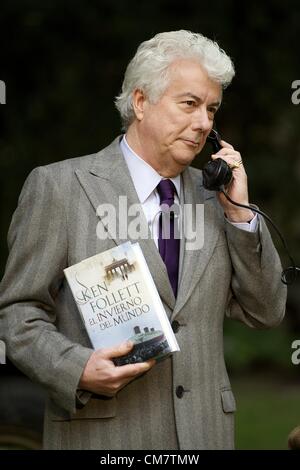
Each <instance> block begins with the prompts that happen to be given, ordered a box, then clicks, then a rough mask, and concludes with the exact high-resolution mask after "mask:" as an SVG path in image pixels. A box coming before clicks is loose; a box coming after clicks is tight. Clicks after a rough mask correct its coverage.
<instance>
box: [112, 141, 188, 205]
mask: <svg viewBox="0 0 300 470" xmlns="http://www.w3.org/2000/svg"><path fill="white" fill-rule="evenodd" d="M120 148H121V151H122V153H123V155H124V158H125V161H126V164H127V166H128V169H129V173H130V175H131V178H132V180H133V184H134V187H135V190H136V192H137V195H138V198H139V200H140V202H141V203H142V204H143V203H144V202H145V201H146V199H148V197H149V196H150V194H151V193H152V192H153V191H154V190H155V189H156V187H157V185H158V183H159V182H160V181H161V180H162V179H163V178H162V177H161V175H160V174H159V173H157V171H155V170H154V168H152V166H151V165H149V164H148V163H147V162H145V160H143V159H142V158H141V157H139V156H138V155H137V154H136V153H135V152H134V151H133V150H132V148H131V147H130V146H129V144H128V142H127V140H126V136H125V135H124V136H123V139H122V140H121V142H120ZM169 179H170V180H171V181H173V183H174V185H175V188H176V191H177V195H178V197H180V175H177V176H175V177H174V178H169Z"/></svg>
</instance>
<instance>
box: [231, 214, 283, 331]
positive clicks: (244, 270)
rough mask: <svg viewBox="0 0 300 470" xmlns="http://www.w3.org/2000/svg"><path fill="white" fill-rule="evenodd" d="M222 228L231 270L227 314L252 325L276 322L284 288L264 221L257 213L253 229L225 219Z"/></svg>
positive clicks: (279, 264) (261, 326)
mask: <svg viewBox="0 0 300 470" xmlns="http://www.w3.org/2000/svg"><path fill="white" fill-rule="evenodd" d="M225 230H226V235H227V242H228V247H229V252H230V257H231V262H232V270H233V275H232V281H231V294H230V298H229V304H228V309H227V316H229V317H231V318H234V319H237V320H240V321H241V322H243V323H245V324H246V325H248V326H250V327H253V328H271V327H273V326H276V325H278V324H279V323H280V322H281V320H282V319H283V317H284V314H285V305H286V296H287V289H286V286H285V285H284V284H283V283H282V282H281V271H282V267H281V263H280V259H279V256H278V253H277V251H276V249H275V247H274V245H273V242H272V238H271V235H270V233H269V231H268V228H267V227H266V224H265V221H264V220H263V218H262V217H261V216H259V224H258V227H257V230H256V231H255V232H246V231H244V230H241V229H240V228H237V227H235V226H233V225H232V224H230V222H228V221H226V227H225Z"/></svg>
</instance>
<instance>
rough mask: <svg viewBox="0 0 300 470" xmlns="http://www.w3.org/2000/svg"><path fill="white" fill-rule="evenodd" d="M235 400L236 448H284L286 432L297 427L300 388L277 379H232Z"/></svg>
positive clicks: (259, 377) (258, 377) (299, 411)
mask: <svg viewBox="0 0 300 470" xmlns="http://www.w3.org/2000/svg"><path fill="white" fill-rule="evenodd" d="M232 388H233V391H234V394H235V397H236V401H237V412H236V430H235V432H236V448H237V449H287V438H288V435H289V433H290V432H291V430H292V429H293V428H295V427H296V426H297V425H300V385H299V384H296V383H290V381H286V382H284V380H282V379H280V377H277V378H268V377H267V376H266V377H262V376H254V377H251V378H249V377H247V378H241V377H240V378H234V379H232Z"/></svg>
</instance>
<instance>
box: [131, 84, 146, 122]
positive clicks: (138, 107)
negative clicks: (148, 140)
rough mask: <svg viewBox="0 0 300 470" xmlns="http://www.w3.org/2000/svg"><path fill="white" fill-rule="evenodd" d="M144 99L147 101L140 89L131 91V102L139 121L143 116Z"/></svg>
mask: <svg viewBox="0 0 300 470" xmlns="http://www.w3.org/2000/svg"><path fill="white" fill-rule="evenodd" d="M146 101H147V98H146V97H145V94H144V92H143V91H142V90H140V89H138V88H137V89H136V90H134V92H133V93H132V104H133V109H134V112H135V116H136V118H137V120H138V121H141V120H142V119H143V117H144V111H145V102H146Z"/></svg>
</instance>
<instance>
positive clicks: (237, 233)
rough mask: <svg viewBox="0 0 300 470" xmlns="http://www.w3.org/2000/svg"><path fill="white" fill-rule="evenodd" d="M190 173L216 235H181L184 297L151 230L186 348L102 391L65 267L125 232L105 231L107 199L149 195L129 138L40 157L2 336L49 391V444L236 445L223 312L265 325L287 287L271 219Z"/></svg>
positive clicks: (17, 222) (21, 208)
mask: <svg viewBox="0 0 300 470" xmlns="http://www.w3.org/2000/svg"><path fill="white" fill-rule="evenodd" d="M182 182H183V193H184V201H185V203H189V204H193V207H195V204H196V203H198V204H204V205H205V219H204V230H205V238H204V240H205V242H204V246H203V248H202V249H198V250H196V251H186V250H185V249H184V241H182V254H183V256H182V265H181V280H180V285H179V291H178V297H177V299H176V300H175V298H174V295H173V292H172V289H171V286H170V283H169V280H168V276H167V272H166V269H165V266H164V263H163V262H162V260H161V258H160V255H159V253H158V251H157V248H156V246H155V244H154V242H153V240H140V244H141V247H142V250H143V252H144V255H145V257H146V260H147V262H148V265H149V268H150V271H151V273H152V276H153V278H154V281H155V284H156V286H157V288H158V291H159V293H160V296H161V299H162V301H163V303H164V306H165V309H166V311H167V314H168V316H169V318H170V320H171V321H173V320H174V319H176V320H177V322H178V323H179V330H178V332H177V333H176V335H177V339H178V342H179V345H180V348H181V351H180V352H179V353H176V354H175V355H174V356H173V357H172V358H168V359H166V360H165V361H162V362H161V363H158V364H156V365H155V366H154V367H153V368H152V369H151V371H149V372H148V373H147V374H145V375H143V376H142V377H140V378H138V379H136V380H134V381H133V382H131V383H130V384H129V385H127V386H126V387H125V388H124V389H123V390H121V391H120V392H119V393H118V395H117V397H115V398H113V399H101V398H100V397H98V396H91V394H90V393H88V392H80V391H77V385H78V381H79V379H80V376H81V373H82V371H83V368H84V366H85V364H86V362H87V360H88V358H89V356H90V354H91V353H92V349H91V345H90V343H89V339H88V337H87V334H86V332H85V328H84V326H83V324H82V322H81V319H80V316H79V314H78V311H77V308H76V305H75V303H74V301H73V299H72V296H71V293H70V290H69V288H68V286H67V284H66V281H65V279H64V276H63V269H64V268H65V267H67V266H70V265H72V264H74V263H77V262H79V261H80V260H82V259H84V258H87V257H89V256H92V255H94V254H96V253H99V252H102V251H104V250H107V249H109V248H111V247H113V246H115V244H116V243H117V244H119V243H123V242H124V241H125V240H119V239H118V238H115V239H107V240H100V239H98V238H97V236H96V227H97V224H98V222H99V217H98V216H97V215H96V209H97V207H98V205H99V204H103V203H113V204H115V206H116V207H118V198H119V196H120V195H127V196H128V206H129V205H130V204H132V203H138V202H139V201H138V198H137V194H136V192H135V189H134V186H133V183H132V180H131V177H130V174H129V172H128V169H127V166H126V163H125V160H124V158H123V156H122V154H121V152H120V148H119V138H117V139H116V140H115V141H114V142H113V143H112V144H111V145H110V146H108V147H107V148H106V149H104V150H103V151H101V152H99V153H96V154H94V155H89V156H85V157H81V158H75V159H71V160H66V161H62V162H58V163H54V164H51V165H48V166H44V167H39V168H36V169H35V170H33V171H32V173H31V174H30V175H29V177H28V178H27V180H26V182H25V184H24V187H23V190H22V193H21V195H20V198H19V205H18V208H17V209H16V211H15V213H14V215H13V219H12V223H11V227H10V230H9V235H8V241H9V248H10V255H9V258H8V262H7V267H6V272H5V275H4V278H3V280H2V283H1V290H0V338H1V339H3V340H4V341H5V342H6V345H7V352H8V356H9V357H10V359H11V360H12V361H13V362H14V363H15V364H16V365H17V366H18V367H19V368H20V369H21V370H22V371H23V372H25V373H26V374H27V375H28V376H29V377H31V378H32V380H35V381H37V382H39V383H40V384H42V385H44V386H45V387H46V389H47V391H48V395H49V400H48V403H47V407H46V413H45V427H44V446H45V448H47V449H230V448H233V447H234V411H235V409H236V405H235V400H234V396H233V394H232V391H231V386H230V382H229V379H228V375H227V372H226V367H225V363H224V356H223V320H224V316H225V315H227V316H229V317H231V318H234V319H238V320H240V321H242V322H244V323H246V324H247V325H248V326H250V327H254V328H264V327H272V326H275V325H277V324H279V323H280V321H281V319H282V317H283V315H284V310H285V300H286V290H285V288H284V287H283V286H282V284H281V282H280V271H281V265H280V261H279V258H278V255H277V253H276V251H275V248H274V246H273V243H272V240H271V237H270V234H269V232H268V230H267V228H266V226H265V223H264V221H263V220H260V221H259V228H258V230H257V232H256V233H249V232H246V231H243V230H240V229H238V228H236V227H234V226H233V225H231V224H230V223H228V222H226V220H225V219H224V216H223V213H222V211H221V209H220V206H219V204H218V202H217V200H216V196H215V193H214V192H208V191H205V190H204V188H203V186H202V185H201V172H200V171H199V170H196V169H193V168H187V169H186V170H185V171H184V172H183V174H182ZM100 223H101V222H100ZM237 354H238V351H237ZM178 386H182V387H183V389H184V391H183V393H182V396H177V394H176V390H178V389H177V387H178ZM76 394H77V397H80V400H81V403H82V404H84V403H85V406H83V407H82V408H81V409H77V408H76ZM253 406H255V405H254V404H253Z"/></svg>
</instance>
